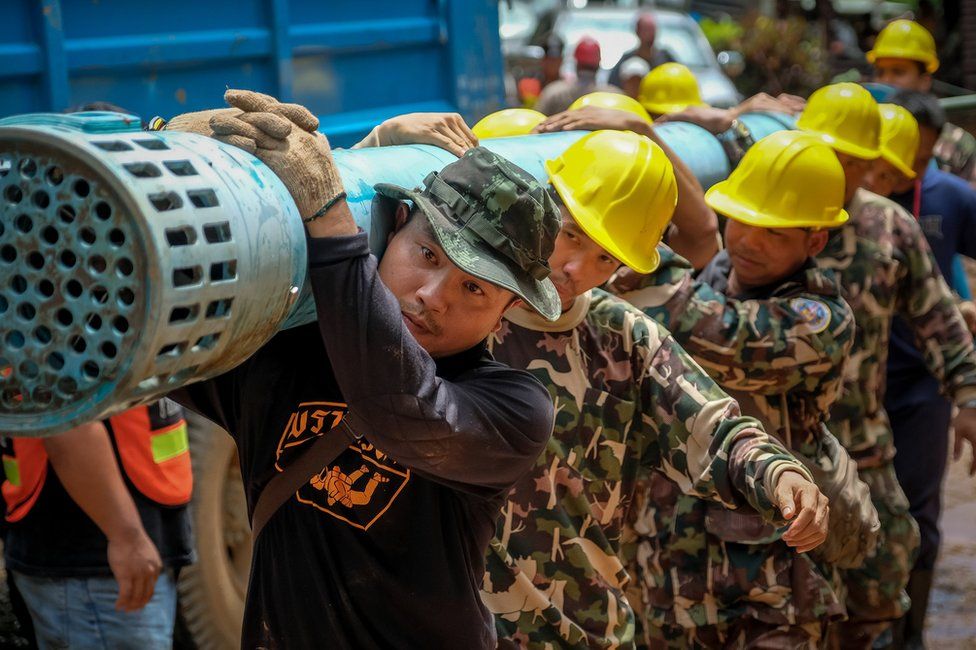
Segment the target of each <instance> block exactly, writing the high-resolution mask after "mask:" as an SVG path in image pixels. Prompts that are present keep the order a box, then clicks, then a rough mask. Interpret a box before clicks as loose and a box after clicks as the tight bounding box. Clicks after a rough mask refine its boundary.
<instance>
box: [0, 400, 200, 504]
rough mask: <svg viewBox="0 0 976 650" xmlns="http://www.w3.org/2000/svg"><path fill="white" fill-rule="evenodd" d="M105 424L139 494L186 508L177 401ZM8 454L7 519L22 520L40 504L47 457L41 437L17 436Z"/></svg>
mask: <svg viewBox="0 0 976 650" xmlns="http://www.w3.org/2000/svg"><path fill="white" fill-rule="evenodd" d="M106 424H107V426H108V430H109V431H110V432H111V435H112V440H113V442H114V443H115V449H116V451H117V455H118V460H119V465H120V467H121V468H122V471H123V472H124V473H125V475H126V476H127V477H128V479H129V481H131V483H132V485H133V486H135V488H136V489H137V490H139V492H141V493H142V494H143V495H145V496H146V497H147V498H149V499H150V500H152V501H154V502H156V503H158V504H160V505H163V506H182V505H186V504H187V503H189V501H190V497H191V496H192V493H193V471H192V468H191V466H190V448H189V441H188V439H187V431H186V420H184V419H183V417H182V410H181V409H179V408H178V407H176V406H175V405H173V403H172V402H166V401H165V400H161V401H159V402H155V403H153V404H150V405H149V406H137V407H135V408H132V409H129V410H128V411H124V412H122V413H120V414H118V415H113V416H112V417H110V418H109V419H108V420H107V421H106ZM12 443H13V444H12V452H13V453H11V454H6V453H5V454H4V455H3V469H4V473H5V474H6V480H4V482H3V486H2V488H0V489H2V492H3V498H4V501H6V504H7V516H6V519H7V521H9V522H16V521H20V520H21V519H23V518H24V517H26V516H27V513H28V512H30V510H31V508H32V507H33V506H34V503H36V502H37V498H38V496H40V494H41V490H42V489H43V488H44V482H45V480H46V479H47V473H48V456H47V452H46V451H45V449H44V443H43V442H42V441H41V440H40V439H38V438H13V439H12Z"/></svg>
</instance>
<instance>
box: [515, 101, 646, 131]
mask: <svg viewBox="0 0 976 650" xmlns="http://www.w3.org/2000/svg"><path fill="white" fill-rule="evenodd" d="M600 129H610V130H613V131H634V132H635V133H640V134H641V135H648V134H649V132H650V130H651V129H652V127H651V125H650V124H649V123H648V122H647V121H646V120H642V119H641V118H640V117H638V116H636V115H634V114H633V113H630V112H628V111H620V110H617V109H614V108H600V107H598V106H584V107H583V108H580V109H578V110H575V111H563V112H562V113H556V114H555V115H553V116H551V117H549V118H547V119H546V121H545V122H542V123H541V124H539V125H538V126H537V127H535V128H534V129H532V131H533V132H534V133H552V132H555V131H598V130H600Z"/></svg>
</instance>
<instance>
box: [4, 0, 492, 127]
mask: <svg viewBox="0 0 976 650" xmlns="http://www.w3.org/2000/svg"><path fill="white" fill-rule="evenodd" d="M3 5H4V14H3V15H4V19H3V21H2V24H0V61H2V65H0V117H2V116H6V115H14V114H18V113H26V112H36V111H45V110H46V111H60V110H64V109H65V108H67V107H68V106H71V105H77V104H83V103H89V102H93V101H108V102H111V103H114V104H117V105H119V106H122V107H123V108H126V109H127V110H129V111H130V112H133V113H136V114H139V115H141V116H142V117H143V118H144V119H146V118H149V117H151V116H153V115H163V116H171V115H174V114H177V113H181V112H184V111H188V110H197V109H202V108H210V107H214V106H219V105H221V103H222V99H221V96H222V94H223V91H224V89H225V88H227V87H243V88H252V89H255V90H260V91H263V92H267V93H271V94H275V95H278V96H280V97H282V98H283V99H284V100H291V101H297V102H301V103H304V104H306V105H307V106H308V107H309V108H310V109H311V110H312V111H313V112H315V113H316V114H318V115H320V116H321V117H322V119H323V124H324V125H325V126H326V127H327V131H328V132H329V134H330V136H331V137H332V139H333V141H334V142H335V143H336V144H338V145H349V144H351V143H352V142H354V141H355V140H356V139H358V138H359V137H361V136H362V135H364V134H365V133H366V132H367V131H368V130H369V128H371V127H372V126H374V125H375V124H376V123H378V122H380V121H382V120H384V119H386V118H388V117H391V116H393V115H396V114H399V113H402V112H404V110H411V108H412V107H418V108H417V109H416V110H456V111H460V112H461V113H462V114H464V116H465V117H466V118H467V119H469V120H475V119H477V118H479V117H481V116H482V115H484V114H485V113H488V112H490V111H492V110H495V109H497V108H498V107H500V106H501V105H502V103H503V101H504V84H503V75H502V57H501V51H500V45H499V42H498V7H497V0H366V1H353V0H344V1H342V2H338V1H336V2H320V1H318V0H208V1H207V2H206V3H200V2H193V1H191V0H172V1H171V2H168V3H166V5H165V6H164V7H161V6H160V5H158V4H152V3H133V2H131V1H129V0H99V1H98V2H91V0H5V2H4V3H3Z"/></svg>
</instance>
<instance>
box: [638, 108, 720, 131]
mask: <svg viewBox="0 0 976 650" xmlns="http://www.w3.org/2000/svg"><path fill="white" fill-rule="evenodd" d="M734 119H735V112H734V111H732V110H729V109H726V108H715V107H714V106H689V107H688V108H686V109H684V110H683V111H678V112H677V113H667V114H666V115H662V116H661V117H659V118H657V119H656V120H655V121H654V123H655V124H657V123H661V122H691V123H692V124H697V125H698V126H700V127H702V128H703V129H705V130H706V131H709V132H710V133H714V134H715V135H718V134H719V133H725V132H726V131H728V130H729V129H730V128H732V120H734Z"/></svg>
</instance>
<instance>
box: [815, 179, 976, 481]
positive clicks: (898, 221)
mask: <svg viewBox="0 0 976 650" xmlns="http://www.w3.org/2000/svg"><path fill="white" fill-rule="evenodd" d="M847 211H848V213H849V214H850V220H849V221H848V222H847V223H846V224H845V225H844V226H842V227H841V228H839V229H837V230H836V231H835V232H833V233H831V236H830V240H829V241H828V242H827V247H826V248H825V249H824V251H823V252H822V253H821V254H820V255H818V256H817V261H818V263H819V264H820V266H822V267H825V268H830V269H833V270H834V271H835V272H837V273H838V275H839V276H840V280H841V285H842V289H843V291H844V298H845V299H846V300H847V302H848V304H850V306H851V309H853V310H854V320H855V322H856V323H857V333H856V335H855V337H854V348H853V349H852V351H851V356H850V360H849V361H848V363H847V366H846V369H845V374H844V387H843V390H842V393H841V398H840V399H839V400H838V401H837V402H836V403H835V404H834V406H833V408H832V409H831V413H830V423H831V424H830V430H831V431H832V432H833V433H834V434H835V435H836V436H837V437H838V438H839V439H840V441H841V442H842V443H843V444H844V446H845V447H847V449H848V451H850V452H851V455H852V456H854V457H855V458H856V459H858V461H859V463H861V464H875V465H877V464H881V463H883V462H884V461H887V460H890V459H891V458H892V457H893V456H894V452H895V450H894V444H893V441H892V434H891V426H890V424H889V422H888V416H887V414H886V413H885V411H884V394H885V368H886V366H887V361H888V340H889V337H890V335H891V319H892V318H893V317H894V316H895V315H896V314H897V315H899V316H901V317H903V318H904V320H905V322H906V323H907V324H908V326H909V327H910V328H911V329H912V330H913V331H914V333H915V338H916V341H917V343H918V348H919V350H920V351H921V352H922V355H923V356H924V358H925V362H926V365H928V368H929V371H930V372H931V373H932V374H933V375H934V376H935V377H936V378H938V379H939V381H940V383H941V384H942V386H943V389H944V390H945V391H946V392H947V394H948V395H949V396H950V397H951V398H952V399H953V401H955V403H956V404H957V405H962V404H965V403H968V402H970V401H971V400H973V399H976V356H974V350H973V340H972V337H971V336H970V335H969V332H968V330H967V329H966V325H965V322H964V321H963V319H962V316H961V315H960V313H959V310H958V309H957V307H956V301H955V298H954V297H953V294H952V291H951V290H950V289H949V287H948V286H947V285H946V283H945V280H943V278H942V274H941V273H939V269H938V266H937V264H936V261H935V258H934V257H933V256H932V252H931V250H930V249H929V245H928V242H926V240H925V236H924V235H923V234H922V231H921V230H920V229H919V226H918V224H917V223H916V222H915V220H914V219H913V218H912V217H911V216H910V215H909V214H908V213H906V212H905V211H904V210H903V209H902V208H901V207H899V206H898V205H897V204H895V203H894V202H892V201H890V200H888V199H886V198H883V197H881V196H878V195H877V194H873V193H871V192H868V191H867V190H863V189H860V190H858V191H857V194H855V196H854V198H853V199H852V201H851V203H850V205H849V206H847Z"/></svg>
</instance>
